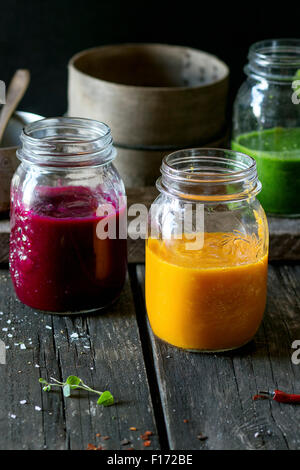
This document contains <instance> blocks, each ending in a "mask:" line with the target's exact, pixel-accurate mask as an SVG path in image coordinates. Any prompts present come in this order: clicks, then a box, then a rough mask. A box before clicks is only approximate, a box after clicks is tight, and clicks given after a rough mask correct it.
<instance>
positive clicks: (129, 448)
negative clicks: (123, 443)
mask: <svg viewBox="0 0 300 470" xmlns="http://www.w3.org/2000/svg"><path fill="white" fill-rule="evenodd" d="M125 450H134V447H127V449H125Z"/></svg>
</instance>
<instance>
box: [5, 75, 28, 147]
mask: <svg viewBox="0 0 300 470" xmlns="http://www.w3.org/2000/svg"><path fill="white" fill-rule="evenodd" d="M29 82H30V72H29V70H26V69H20V70H17V71H16V72H15V74H14V76H13V78H12V80H11V82H10V84H9V87H8V90H7V94H6V103H5V105H4V106H3V108H2V110H1V113H0V142H1V140H2V137H3V134H4V131H5V129H6V126H7V124H8V121H9V120H10V118H11V116H12V114H13V113H14V111H15V110H16V108H17V106H18V104H19V102H20V101H21V99H22V98H23V96H24V93H25V91H26V90H27V88H28V85H29Z"/></svg>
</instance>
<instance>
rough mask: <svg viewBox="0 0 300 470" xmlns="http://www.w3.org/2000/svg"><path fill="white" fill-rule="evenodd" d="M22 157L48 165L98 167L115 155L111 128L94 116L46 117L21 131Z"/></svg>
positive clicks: (34, 162) (20, 157)
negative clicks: (96, 119) (86, 117)
mask: <svg viewBox="0 0 300 470" xmlns="http://www.w3.org/2000/svg"><path fill="white" fill-rule="evenodd" d="M21 142H22V147H21V148H20V149H18V151H17V156H18V158H19V159H20V160H25V161H27V162H29V163H33V164H37V165H39V166H46V167H63V168H69V167H82V166H98V165H103V164H107V163H109V162H111V161H112V160H113V159H114V158H115V155H116V150H115V149H114V147H113V139H112V136H111V131H110V128H109V127H108V126H107V125H106V124H104V123H102V122H98V121H95V120H93V119H85V118H69V117H68V118H67V117H58V118H46V119H41V120H39V121H35V122H33V123H30V124H29V125H27V126H26V127H25V128H24V129H23V132H22V134H21Z"/></svg>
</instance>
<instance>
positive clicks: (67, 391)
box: [63, 384, 71, 398]
mask: <svg viewBox="0 0 300 470" xmlns="http://www.w3.org/2000/svg"><path fill="white" fill-rule="evenodd" d="M63 392H64V396H65V397H66V398H68V397H69V396H70V395H71V387H70V385H69V384H66V385H64V388H63Z"/></svg>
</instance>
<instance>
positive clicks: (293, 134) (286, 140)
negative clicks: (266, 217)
mask: <svg viewBox="0 0 300 470" xmlns="http://www.w3.org/2000/svg"><path fill="white" fill-rule="evenodd" d="M231 147H232V149H233V150H236V151H239V152H242V153H246V154H247V155H250V156H251V157H253V158H255V160H256V164H257V172H258V176H259V179H260V181H261V182H262V191H261V193H260V194H259V196H258V198H259V200H260V202H261V204H262V206H263V207H264V209H265V211H266V212H269V213H273V214H278V215H300V128H299V127H295V128H282V127H274V128H272V129H267V130H263V131H255V132H249V133H247V134H241V135H239V136H238V137H236V138H235V139H234V140H233V141H232V143H231Z"/></svg>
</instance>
